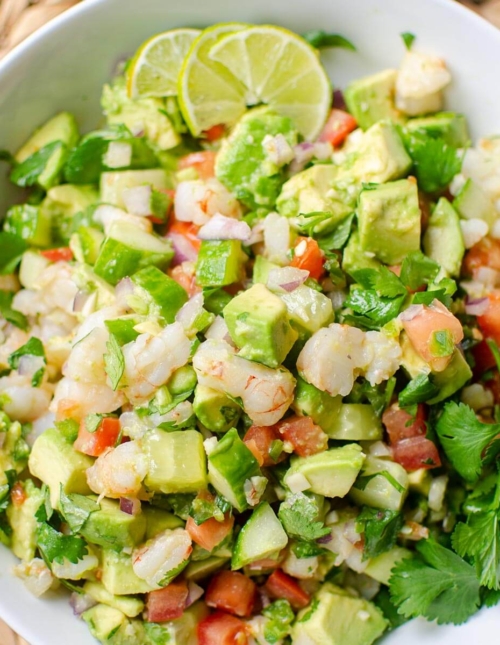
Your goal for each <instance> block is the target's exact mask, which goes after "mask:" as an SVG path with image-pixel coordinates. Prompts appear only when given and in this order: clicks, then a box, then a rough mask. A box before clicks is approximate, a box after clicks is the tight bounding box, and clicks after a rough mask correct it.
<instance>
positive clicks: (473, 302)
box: [465, 298, 490, 316]
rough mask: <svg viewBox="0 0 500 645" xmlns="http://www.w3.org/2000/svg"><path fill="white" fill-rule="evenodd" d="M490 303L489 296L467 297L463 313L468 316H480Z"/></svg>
mask: <svg viewBox="0 0 500 645" xmlns="http://www.w3.org/2000/svg"><path fill="white" fill-rule="evenodd" d="M489 304H490V301H489V298H476V299H470V298H468V299H467V301H466V303H465V313H466V314H468V315H469V316H482V315H483V314H484V313H486V310H487V309H488V307H489Z"/></svg>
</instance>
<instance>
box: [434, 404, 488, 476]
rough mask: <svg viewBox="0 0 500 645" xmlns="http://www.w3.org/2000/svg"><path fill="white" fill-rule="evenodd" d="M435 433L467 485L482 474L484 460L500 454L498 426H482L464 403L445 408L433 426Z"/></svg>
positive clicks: (448, 405) (483, 424)
mask: <svg viewBox="0 0 500 645" xmlns="http://www.w3.org/2000/svg"><path fill="white" fill-rule="evenodd" d="M436 432H437V435H438V437H439V440H440V442H441V445H442V446H443V449H444V451H445V453H446V456H447V457H448V459H449V460H450V461H451V463H452V465H453V467H454V468H455V469H456V470H457V472H458V473H459V474H460V475H461V476H462V477H463V478H464V479H467V480H469V481H475V480H476V479H477V478H478V477H479V475H480V474H481V471H482V468H483V465H484V463H485V461H486V456H485V451H487V452H488V455H487V456H493V455H494V454H496V453H497V452H498V451H499V450H500V441H499V440H498V439H496V437H497V436H498V435H499V434H500V424H497V423H482V422H481V421H479V420H478V419H477V418H476V415H475V413H474V410H473V409H472V408H470V407H469V406H468V405H465V404H464V403H455V402H453V401H451V402H450V403H447V404H446V405H445V407H444V411H443V414H442V415H441V416H440V417H439V419H438V421H437V424H436Z"/></svg>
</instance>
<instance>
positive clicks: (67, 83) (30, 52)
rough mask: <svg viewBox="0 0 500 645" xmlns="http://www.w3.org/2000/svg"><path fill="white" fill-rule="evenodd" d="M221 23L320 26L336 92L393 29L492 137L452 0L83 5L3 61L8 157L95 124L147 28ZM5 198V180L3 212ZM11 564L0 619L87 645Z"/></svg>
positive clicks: (392, 48) (407, 639) (383, 46)
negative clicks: (436, 63)
mask: <svg viewBox="0 0 500 645" xmlns="http://www.w3.org/2000/svg"><path fill="white" fill-rule="evenodd" d="M229 7H231V8H229ZM230 20H240V21H246V22H258V23H264V22H266V23H275V24H281V25H284V26H286V27H289V28H291V29H293V30H295V31H297V32H299V33H300V32H304V31H306V30H308V29H318V28H319V29H325V30H328V31H333V32H336V33H340V34H342V35H344V36H346V37H347V38H349V39H351V40H352V41H353V42H354V43H355V44H356V46H357V48H358V51H357V52H356V53H352V52H348V51H343V50H333V51H330V52H328V53H327V54H325V56H324V60H325V63H326V65H327V68H328V71H329V73H330V76H331V78H332V81H333V82H334V84H335V85H337V86H339V87H343V86H344V85H345V83H346V82H347V81H348V80H350V79H352V78H356V77H358V76H362V75H363V74H369V73H372V72H375V71H378V70H381V69H383V68H384V67H395V66H397V65H398V63H399V60H400V58H401V56H402V54H403V51H404V50H403V44H402V41H401V38H400V37H399V34H400V33H401V32H404V31H411V32H412V33H414V34H416V35H417V41H416V46H417V47H418V48H419V49H423V50H425V51H429V52H434V53H437V54H440V55H442V56H443V57H444V58H445V59H446V61H447V63H448V65H449V67H450V69H451V71H452V74H453V86H452V87H451V89H450V90H449V91H448V92H447V98H448V105H449V107H450V108H452V109H457V110H460V111H463V112H464V113H465V114H466V115H467V116H468V117H469V123H470V126H471V129H472V133H473V136H474V137H475V138H476V137H478V136H481V135H487V134H493V133H500V110H499V108H498V106H499V105H500V83H499V79H498V61H500V31H497V30H496V29H495V28H494V27H492V26H491V25H489V24H488V23H486V22H485V21H483V20H482V19H480V18H478V17H477V16H475V15H474V14H472V13H471V12H469V11H467V10H465V9H464V8H462V7H460V6H459V5H457V4H456V3H454V2H452V0H405V1H404V2H403V1H402V0H351V1H350V2H346V1H345V0H344V1H343V0H232V1H231V2H228V0H209V1H208V0H182V1H181V2H178V1H174V0H86V1H85V2H83V3H81V4H80V5H78V6H77V7H75V8H74V9H72V10H70V11H68V12H67V13H65V14H63V15H62V16H60V17H59V18H56V19H55V20H54V21H53V22H51V23H50V24H49V25H47V26H46V27H45V28H43V29H41V30H40V31H39V32H37V33H36V34H34V35H33V36H31V37H30V38H28V39H27V40H26V41H25V42H24V43H23V44H22V45H20V46H19V47H18V48H17V49H16V50H15V51H14V52H12V53H11V54H10V55H8V56H7V57H6V58H5V59H4V60H3V61H2V62H1V63H0V147H1V148H8V149H10V150H15V149H16V148H17V147H18V146H19V144H20V143H21V142H22V141H23V139H24V138H25V137H26V136H27V135H28V134H29V133H30V132H31V131H32V130H33V129H34V128H35V127H36V126H38V125H39V124H41V123H42V122H43V121H45V120H46V119H47V118H48V117H50V116H51V115H52V114H54V113H55V112H56V111H59V110H62V109H65V110H69V111H71V112H74V113H75V114H76V116H77V118H78V121H79V123H80V125H81V127H82V128H83V129H84V130H88V129H90V128H92V127H95V126H96V125H97V124H98V122H99V119H100V109H99V96H100V90H101V87H102V84H103V83H104V82H105V81H106V80H107V79H109V78H110V76H111V74H112V72H113V70H114V68H115V65H116V63H117V61H118V60H119V59H121V58H122V57H123V56H125V55H127V54H130V53H131V52H133V51H134V49H135V48H136V47H137V45H139V44H140V43H141V42H142V41H143V40H145V39H146V38H147V37H149V36H151V35H152V34H154V33H157V32H160V31H163V30H166V29H169V28H172V27H180V26H193V27H197V26H200V27H202V26H205V25H209V24H212V23H214V22H219V21H230ZM13 196H14V191H13V189H12V188H11V187H10V186H8V183H7V181H6V179H5V178H4V177H2V189H1V190H0V209H2V210H0V213H1V212H2V211H3V207H4V206H5V205H6V204H8V203H9V202H10V203H11V200H12V198H13ZM14 560H15V559H14V558H13V556H12V555H11V554H10V552H9V551H8V550H7V549H5V548H3V547H1V546H0V617H2V618H3V619H4V620H6V621H7V622H8V623H10V625H11V626H12V627H13V628H14V629H15V630H16V631H17V632H19V633H20V634H21V635H22V636H23V637H24V638H26V639H27V640H28V641H29V642H30V643H31V645H68V643H71V645H91V644H92V643H94V642H95V641H94V640H93V639H92V637H91V636H90V634H89V632H88V630H87V627H86V625H84V624H83V623H82V622H81V621H78V620H77V619H76V618H74V617H73V615H72V612H71V609H70V608H69V605H68V603H67V597H54V598H45V599H36V598H34V597H33V596H31V595H30V594H29V593H28V592H27V591H26V590H25V588H24V587H23V585H22V583H21V582H20V581H19V580H17V579H15V578H13V577H12V575H11V574H10V568H11V566H12V565H13V564H14ZM499 627H500V607H499V608H494V609H491V610H489V611H482V612H481V613H480V614H479V615H477V616H475V617H474V618H473V619H472V620H471V621H469V622H468V623H467V624H466V625H464V626H461V627H452V626H446V627H437V626H436V625H433V624H430V623H426V622H425V621H423V620H416V621H412V622H411V623H409V624H407V625H405V626H404V627H402V628H401V629H400V630H398V631H397V632H395V633H394V634H392V635H389V636H388V637H386V638H385V639H384V640H383V643H384V645H391V644H392V645H395V644H396V643H402V642H404V643H405V645H422V644H425V645H433V644H438V643H439V645H470V644H471V643H472V644H474V645H475V644H476V643H486V642H490V643H494V642H498V628H499ZM495 628H496V629H495ZM138 645H140V644H138Z"/></svg>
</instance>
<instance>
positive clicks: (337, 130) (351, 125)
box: [318, 108, 358, 146]
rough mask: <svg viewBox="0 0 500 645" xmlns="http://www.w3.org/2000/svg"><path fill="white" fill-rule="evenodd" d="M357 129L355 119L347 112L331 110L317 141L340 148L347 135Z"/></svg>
mask: <svg viewBox="0 0 500 645" xmlns="http://www.w3.org/2000/svg"><path fill="white" fill-rule="evenodd" d="M357 127H358V124H357V123H356V119H355V118H354V117H353V116H352V115H351V114H349V112H345V111H344V110H339V109H337V108H333V110H332V111H331V112H330V116H329V117H328V120H327V122H326V123H325V125H324V127H323V130H321V133H320V135H319V137H318V141H325V142H328V143H331V144H332V146H340V145H341V144H342V143H344V141H345V138H346V137H347V135H348V134H349V133H350V132H352V131H353V130H355V129H356V128H357Z"/></svg>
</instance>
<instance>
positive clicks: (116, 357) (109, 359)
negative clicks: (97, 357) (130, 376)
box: [104, 334, 125, 390]
mask: <svg viewBox="0 0 500 645" xmlns="http://www.w3.org/2000/svg"><path fill="white" fill-rule="evenodd" d="M106 349H107V350H108V351H107V353H106V354H104V369H105V370H106V374H107V375H108V377H109V380H110V382H111V387H112V388H113V390H116V389H117V388H118V385H119V384H120V381H121V378H122V376H123V372H124V370H125V359H124V358H123V352H122V348H121V347H120V343H119V342H118V340H117V339H116V336H115V335H114V334H110V335H109V340H108V341H107V343H106Z"/></svg>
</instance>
